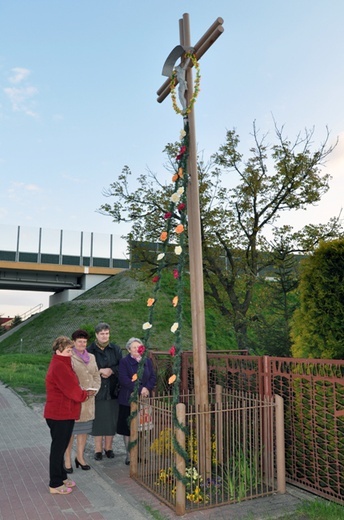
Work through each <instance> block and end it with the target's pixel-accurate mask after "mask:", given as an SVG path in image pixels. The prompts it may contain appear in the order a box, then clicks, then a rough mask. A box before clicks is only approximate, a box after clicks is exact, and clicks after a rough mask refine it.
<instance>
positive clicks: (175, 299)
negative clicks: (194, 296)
mask: <svg viewBox="0 0 344 520" xmlns="http://www.w3.org/2000/svg"><path fill="white" fill-rule="evenodd" d="M178 300H179V298H178V296H175V297H174V298H173V300H172V305H173V307H177V305H178Z"/></svg>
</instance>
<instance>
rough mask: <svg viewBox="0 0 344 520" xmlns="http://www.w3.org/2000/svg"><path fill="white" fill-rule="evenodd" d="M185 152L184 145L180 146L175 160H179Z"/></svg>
mask: <svg viewBox="0 0 344 520" xmlns="http://www.w3.org/2000/svg"><path fill="white" fill-rule="evenodd" d="M185 152H186V146H182V147H181V149H180V150H179V154H178V155H177V157H176V160H177V161H180V159H181V158H182V157H183V155H184V154H185Z"/></svg>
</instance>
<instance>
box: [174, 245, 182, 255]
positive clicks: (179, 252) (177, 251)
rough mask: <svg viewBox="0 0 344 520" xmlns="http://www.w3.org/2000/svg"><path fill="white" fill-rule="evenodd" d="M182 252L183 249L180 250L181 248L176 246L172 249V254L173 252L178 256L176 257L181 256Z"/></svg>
mask: <svg viewBox="0 0 344 520" xmlns="http://www.w3.org/2000/svg"><path fill="white" fill-rule="evenodd" d="M182 251H183V248H182V247H181V246H176V247H175V248H174V252H175V254H176V255H178V256H179V255H180V254H181V252H182Z"/></svg>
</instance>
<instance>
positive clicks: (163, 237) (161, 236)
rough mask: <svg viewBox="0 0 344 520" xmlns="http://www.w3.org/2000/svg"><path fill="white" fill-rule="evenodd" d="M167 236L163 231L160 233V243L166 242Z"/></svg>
mask: <svg viewBox="0 0 344 520" xmlns="http://www.w3.org/2000/svg"><path fill="white" fill-rule="evenodd" d="M167 236H168V235H167V231H163V232H162V233H161V235H160V240H161V241H162V242H165V240H167Z"/></svg>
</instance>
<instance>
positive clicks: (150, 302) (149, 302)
mask: <svg viewBox="0 0 344 520" xmlns="http://www.w3.org/2000/svg"><path fill="white" fill-rule="evenodd" d="M154 302H155V298H148V300H147V307H151V306H152V305H153V303H154Z"/></svg>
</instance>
